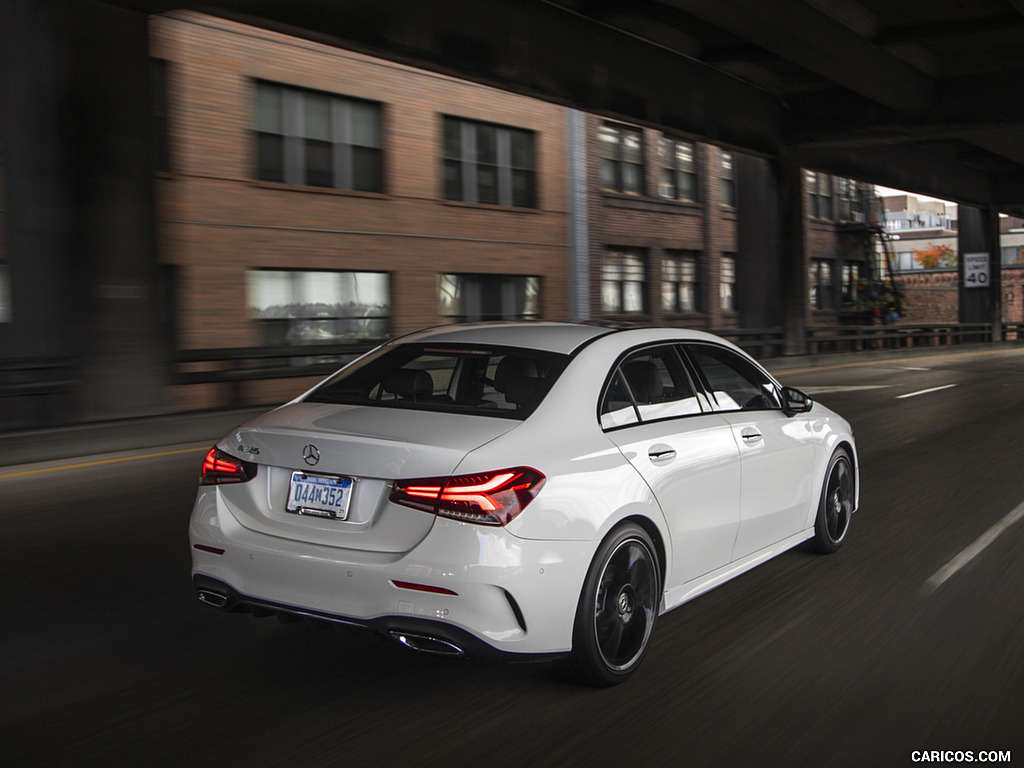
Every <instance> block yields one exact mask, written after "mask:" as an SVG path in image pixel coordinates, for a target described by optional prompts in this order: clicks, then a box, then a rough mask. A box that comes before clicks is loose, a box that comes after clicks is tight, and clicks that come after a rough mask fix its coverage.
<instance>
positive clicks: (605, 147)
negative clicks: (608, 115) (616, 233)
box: [598, 122, 646, 197]
mask: <svg viewBox="0 0 1024 768" xmlns="http://www.w3.org/2000/svg"><path fill="white" fill-rule="evenodd" d="M604 136H609V137H610V136H614V137H615V141H614V142H611V141H608V140H605V139H604V138H603V137H604ZM629 139H633V140H635V142H636V145H637V146H636V149H635V150H632V151H631V150H630V149H629V147H628V146H627V145H628V140H629ZM598 155H599V157H600V158H601V176H600V180H601V188H602V189H604V190H605V191H608V192H616V193H618V194H621V195H637V196H640V197H642V196H644V194H645V192H644V190H645V187H646V162H645V144H644V132H643V131H642V130H641V129H640V128H632V127H630V126H626V125H619V124H617V123H607V122H605V123H601V125H600V127H599V129H598ZM634 157H635V158H636V159H634Z"/></svg>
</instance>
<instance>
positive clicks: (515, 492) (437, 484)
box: [390, 467, 544, 525]
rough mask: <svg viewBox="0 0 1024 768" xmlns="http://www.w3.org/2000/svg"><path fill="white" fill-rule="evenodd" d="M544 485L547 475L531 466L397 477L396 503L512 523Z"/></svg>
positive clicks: (393, 493) (485, 522)
mask: <svg viewBox="0 0 1024 768" xmlns="http://www.w3.org/2000/svg"><path fill="white" fill-rule="evenodd" d="M543 485H544V475H542V474H541V473H540V472H538V471H537V470H535V469H530V468H529V467H516V468H514V469H500V470H498V471H496V472H481V473H479V474H476V475H455V476H454V477H428V478H421V479H419V480H396V481H395V485H394V488H393V489H392V491H391V496H390V499H391V501H393V502H394V503H395V504H402V505H404V506H406V507H412V508H413V509H419V510H422V511H424V512H432V513H434V514H436V515H441V516H442V517H451V518H454V519H456V520H463V521H465V522H467V523H478V524H480V525H508V524H509V522H511V521H512V520H513V519H515V517H516V515H518V514H519V513H520V512H522V511H523V510H524V509H526V505H527V504H529V503H530V502H531V501H533V499H534V497H535V496H536V495H537V494H538V493H539V492H540V489H541V487H542V486H543Z"/></svg>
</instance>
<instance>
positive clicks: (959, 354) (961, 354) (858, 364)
mask: <svg viewBox="0 0 1024 768" xmlns="http://www.w3.org/2000/svg"><path fill="white" fill-rule="evenodd" d="M1021 352H1024V349H986V350H982V351H980V352H955V353H951V354H948V355H916V356H914V357H900V358H893V359H891V360H861V361H860V362H856V363H843V364H841V365H821V366H818V367H816V368H793V369H792V370H784V371H779V372H778V373H777V374H776V376H789V375H792V374H794V373H813V372H814V371H836V370H839V369H840V368H862V367H864V366H868V365H896V364H898V363H920V362H922V361H930V360H950V359H953V358H957V357H980V356H982V355H1008V354H1013V353H1018V354H1019V353H1021Z"/></svg>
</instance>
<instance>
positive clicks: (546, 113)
mask: <svg viewBox="0 0 1024 768" xmlns="http://www.w3.org/2000/svg"><path fill="white" fill-rule="evenodd" d="M133 34H135V32H133ZM145 39H146V41H147V44H148V46H149V54H150V56H151V58H152V61H153V73H152V81H151V86H152V91H153V96H154V98H153V104H154V109H153V112H154V116H153V117H154V119H153V125H152V136H147V137H146V139H147V140H146V142H143V143H144V144H145V145H147V146H148V145H149V144H150V139H152V142H151V143H152V145H153V146H152V151H153V156H154V165H155V169H156V181H155V188H154V193H153V194H154V202H153V210H154V211H155V216H154V218H155V221H154V222H153V226H154V232H153V237H154V238H155V240H156V249H155V251H156V261H157V262H158V263H157V264H156V265H155V266H156V270H155V275H153V276H149V274H148V270H149V269H150V266H149V265H148V264H146V263H145V262H144V261H141V260H138V261H137V262H134V263H135V264H136V269H137V270H146V271H147V274H146V275H144V276H139V277H136V278H132V279H128V278H127V277H124V276H122V275H120V274H115V272H113V271H111V272H110V274H109V275H103V276H98V275H97V276H94V275H91V274H89V275H88V276H87V277H88V279H89V280H90V281H91V282H94V283H96V285H94V286H91V287H90V289H89V291H88V292H87V291H78V292H77V298H76V301H78V302H80V304H81V307H82V309H83V311H86V312H88V311H91V310H90V304H89V302H99V303H100V304H102V305H103V306H106V305H107V304H109V305H110V306H114V305H118V306H121V305H124V306H127V305H128V304H129V303H130V304H132V305H138V304H140V303H145V304H146V305H147V306H148V307H149V308H150V313H149V314H150V315H152V316H156V317H157V318H158V321H157V324H158V325H159V328H160V329H162V330H161V333H162V339H160V341H161V342H162V345H163V348H162V349H156V350H154V349H153V347H154V345H153V344H152V343H151V341H152V340H153V339H154V334H153V331H152V329H148V330H145V331H144V332H143V331H140V333H139V334H137V335H138V336H139V337H140V339H143V338H144V339H145V340H146V343H145V344H144V345H142V346H140V349H145V350H146V353H145V354H146V356H147V366H148V367H147V369H146V370H147V371H149V373H147V379H146V382H147V386H148V387H149V388H150V389H152V392H151V393H150V394H149V395H147V397H146V398H144V399H145V400H146V401H147V402H145V403H143V404H141V405H139V404H136V405H133V406H132V408H133V409H135V410H134V411H133V412H136V411H138V410H139V409H143V410H148V411H149V412H152V411H154V410H176V409H181V408H192V407H211V406H222V405H227V404H230V403H231V402H234V401H233V400H232V398H233V397H234V396H236V395H237V394H238V393H237V390H233V389H231V388H229V387H227V386H225V385H218V384H207V385H191V386H173V385H172V386H166V382H167V381H169V380H171V379H172V377H173V374H172V373H171V372H170V370H169V369H170V364H169V361H170V359H171V358H172V357H173V355H174V353H175V351H176V350H186V351H187V350H203V349H217V348H233V347H265V346H277V345H309V344H315V343H319V342H324V343H333V344H348V343H353V342H375V341H379V340H383V339H386V338H390V337H394V336H397V335H400V334H402V333H405V332H408V331H412V330H415V329H418V328H421V327H424V326H429V325H434V324H437V323H443V322H453V321H459V320H486V319H520V318H521V319H543V320H569V319H591V318H594V319H602V320H610V321H618V322H623V321H625V322H639V323H655V324H665V325H677V326H688V327H698V328H707V329H717V330H727V329H731V328H737V327H739V326H740V325H741V323H742V318H743V301H742V300H739V299H738V296H739V294H740V293H741V292H740V291H738V290H737V286H738V283H737V280H738V279H741V276H742V275H743V273H744V270H743V269H742V267H743V259H744V258H746V259H751V258H755V257H753V256H751V255H750V254H743V253H740V249H739V247H738V242H737V231H738V225H737V222H738V217H739V215H740V214H739V211H740V210H741V206H742V205H743V202H742V199H741V198H742V189H740V188H738V186H737V183H736V178H735V167H734V164H735V161H737V160H741V159H742V156H735V155H734V154H733V153H732V152H730V151H728V150H724V149H722V148H719V147H715V146H712V145H709V144H705V143H701V142H697V141H694V140H693V139H692V138H691V137H686V136H676V135H670V134H666V133H662V132H659V131H656V130H653V129H650V128H646V127H640V126H634V125H629V124H627V123H623V122H621V121H615V120H610V119H605V118H601V117H597V116H595V115H589V114H583V113H580V112H576V111H575V110H571V109H567V108H564V107H562V106H558V105H554V104H550V103H547V102H543V101H538V100H535V99H530V98H526V97H523V96H518V95H514V94H510V93H506V92H502V91H498V90H495V89H492V88H488V87H485V86H482V85H478V84H474V83H470V82H466V81H462V80H458V79H455V78H451V77H448V76H445V75H441V74H437V73H432V72H427V71H423V70H419V69H415V68H412V67H408V66H404V65H402V64H398V63H395V62H391V61H387V60H381V59H376V58H373V57H369V56H364V55H362V54H359V53H355V52H352V51H347V50H343V49H338V48H335V47H333V46H327V45H321V44H317V43H315V42H311V41H309V40H305V39H299V38H293V37H289V36H286V35H283V34H279V33H275V32H271V31H268V30H264V29H259V28H253V27H248V26H245V25H242V24H238V23H235V22H231V21H228V20H224V19H219V18H214V17H209V16H205V15H203V14H199V13H194V12H188V11H179V12H173V13H168V14H165V15H159V16H154V17H151V18H150V19H149V22H148V34H147V35H146V38H145ZM132 130H137V128H133V129H132ZM126 135H128V134H126ZM2 172H3V167H2V163H0V174H2ZM90 178H92V179H94V184H95V185H97V186H99V185H101V184H102V181H103V176H102V174H99V175H95V176H93V177H90ZM866 189H868V188H867V187H864V185H857V184H854V183H853V182H849V181H847V180H844V179H837V178H833V177H831V176H826V175H823V174H814V173H807V174H806V176H805V178H804V191H805V194H804V205H805V213H806V216H805V228H804V237H805V241H806V243H807V253H808V258H807V261H808V270H809V271H808V280H807V285H808V288H809V298H808V302H807V321H808V322H810V323H818V324H826V325H828V324H833V323H835V322H836V321H837V319H838V318H839V317H840V315H841V314H842V312H843V310H844V306H845V304H846V299H847V298H848V296H849V294H850V292H851V288H850V286H851V285H853V284H855V283H856V282H857V280H858V278H860V277H863V276H865V274H868V273H870V260H869V259H868V257H866V256H865V255H864V254H865V251H864V249H863V247H862V240H863V233H862V232H860V230H859V229H858V227H859V226H860V225H861V224H863V222H864V220H865V216H866V213H865V211H864V209H863V205H862V198H863V196H864V194H865V190H866ZM87 224H88V223H87V222H85V227H86V229H88V226H87ZM3 225H4V222H3V217H2V215H0V233H2V228H3ZM147 236H148V235H147V234H146V233H139V234H138V236H137V238H136V239H137V240H140V241H144V240H146V238H147ZM101 245H102V244H97V245H96V246H95V247H96V249H100V248H101ZM2 249H3V245H2V243H0V330H3V327H4V324H5V323H7V324H9V323H10V316H11V315H12V312H13V311H14V310H13V309H12V306H11V305H12V302H11V301H10V300H9V298H8V295H9V293H10V291H11V290H12V288H11V285H12V284H13V283H12V278H11V275H9V274H8V269H7V265H6V264H5V263H4V252H3V250H2ZM122 250H125V249H122ZM129 255H130V254H128V253H127V252H126V253H125V254H123V258H125V259H127V258H128V256H129ZM81 269H82V270H88V269H89V268H88V267H86V266H85V265H84V264H83V266H82V267H81ZM108 271H110V270H108ZM11 272H13V270H11ZM748 274H750V273H748ZM150 281H152V282H150ZM69 282H70V283H73V282H74V281H73V280H70V281H69ZM22 284H23V283H22ZM747 295H749V293H748V294H747ZM760 295H765V296H767V294H764V293H762V294H760ZM768 301H769V302H770V303H772V305H773V306H774V307H776V308H777V307H778V306H779V305H780V304H781V302H783V298H782V297H781V296H775V295H774V294H773V295H772V296H771V297H770V298H769V299H768ZM22 306H24V303H23V305H22ZM776 314H778V313H776ZM136 315H139V316H141V314H140V313H139V312H136ZM125 316H126V317H127V315H125ZM133 316H134V315H133ZM109 320H110V322H109V323H108V324H110V325H111V326H112V327H113V326H114V325H117V326H118V327H123V324H120V325H118V323H117V318H116V317H115V316H114V315H111V317H110V319H109ZM104 322H106V321H104ZM91 338H96V339H100V338H105V337H103V336H96V335H95V334H91ZM110 338H111V341H110V343H109V344H107V346H108V347H110V348H111V349H110V350H107V351H106V352H104V355H103V356H96V357H95V363H94V367H95V368H96V370H95V372H93V373H92V374H90V377H91V378H90V380H95V381H94V383H93V384H92V385H91V390H90V391H92V392H93V394H92V395H90V397H93V398H94V399H97V398H98V396H99V398H98V399H102V396H104V393H105V392H106V391H110V392H113V390H111V389H110V388H109V387H106V388H105V387H104V386H103V385H102V381H105V380H110V381H114V380H118V381H120V380H121V379H122V378H123V376H124V368H125V367H126V366H129V365H130V362H131V361H130V360H129V358H131V357H132V356H131V355H121V357H120V358H118V360H119V361H120V362H119V366H120V368H118V367H114V366H112V365H111V362H110V361H111V360H113V354H114V352H115V351H117V350H115V349H114V348H115V347H117V346H118V345H117V344H116V343H115V341H114V337H113V336H111V337H110ZM65 346H69V347H73V346H74V345H73V344H69V345H65ZM108 358H109V360H108ZM115 362H116V361H115ZM69 365H71V366H75V365H76V363H75V362H74V361H73V360H72V361H71V362H70V363H69ZM199 368H202V366H199ZM194 369H195V368H194V367H193V368H189V369H188V370H194ZM135 370H141V369H139V368H135ZM74 375H76V373H75V371H74V370H72V372H71V376H74ZM160 382H164V385H163V386H162V387H161V386H160ZM304 383H305V382H302V381H299V382H296V381H294V380H277V381H266V382H263V381H261V382H256V383H251V384H248V385H246V390H245V392H244V395H245V396H246V397H248V398H250V399H253V400H260V401H265V402H271V401H275V400H278V401H279V400H280V399H282V398H285V397H288V396H290V395H293V394H295V393H296V392H298V391H301V389H302V387H303V386H304ZM147 392H149V389H147ZM56 396H60V395H55V397H56ZM74 398H75V395H74V393H72V397H71V398H69V399H68V400H67V405H66V406H63V405H62V406H60V408H59V409H49V411H48V415H41V416H40V417H39V418H37V417H35V416H31V417H25V418H24V419H22V418H21V414H23V413H24V411H23V410H21V409H20V407H15V406H16V404H15V403H13V401H12V403H11V406H12V407H11V408H10V409H9V410H10V414H13V417H12V420H10V423H11V424H21V423H22V422H24V423H26V424H27V423H32V422H33V421H46V420H54V419H60V418H67V419H70V420H75V418H76V417H75V413H77V412H80V413H85V414H102V415H104V416H106V417H109V416H111V415H125V414H121V413H120V412H119V411H118V404H117V402H116V398H115V397H106V400H105V401H104V402H102V403H96V404H92V405H87V406H86V407H84V408H83V407H81V406H79V405H76V404H75V402H74ZM40 413H41V414H42V412H40ZM19 419H21V420H19ZM3 421H4V419H0V422H3Z"/></svg>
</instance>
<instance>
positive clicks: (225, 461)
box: [199, 446, 257, 485]
mask: <svg viewBox="0 0 1024 768" xmlns="http://www.w3.org/2000/svg"><path fill="white" fill-rule="evenodd" d="M256 466H257V465H256V464H255V463H253V462H251V461H243V460H242V459H236V458H235V457H234V456H231V455H230V454H227V453H224V451H222V450H221V449H220V448H217V447H216V446H214V447H213V448H211V449H210V450H209V452H208V453H207V454H206V458H205V459H203V469H202V471H201V472H200V473H199V484H200V485H225V484H227V483H247V482H249V481H250V480H252V479H253V478H254V477H256Z"/></svg>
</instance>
